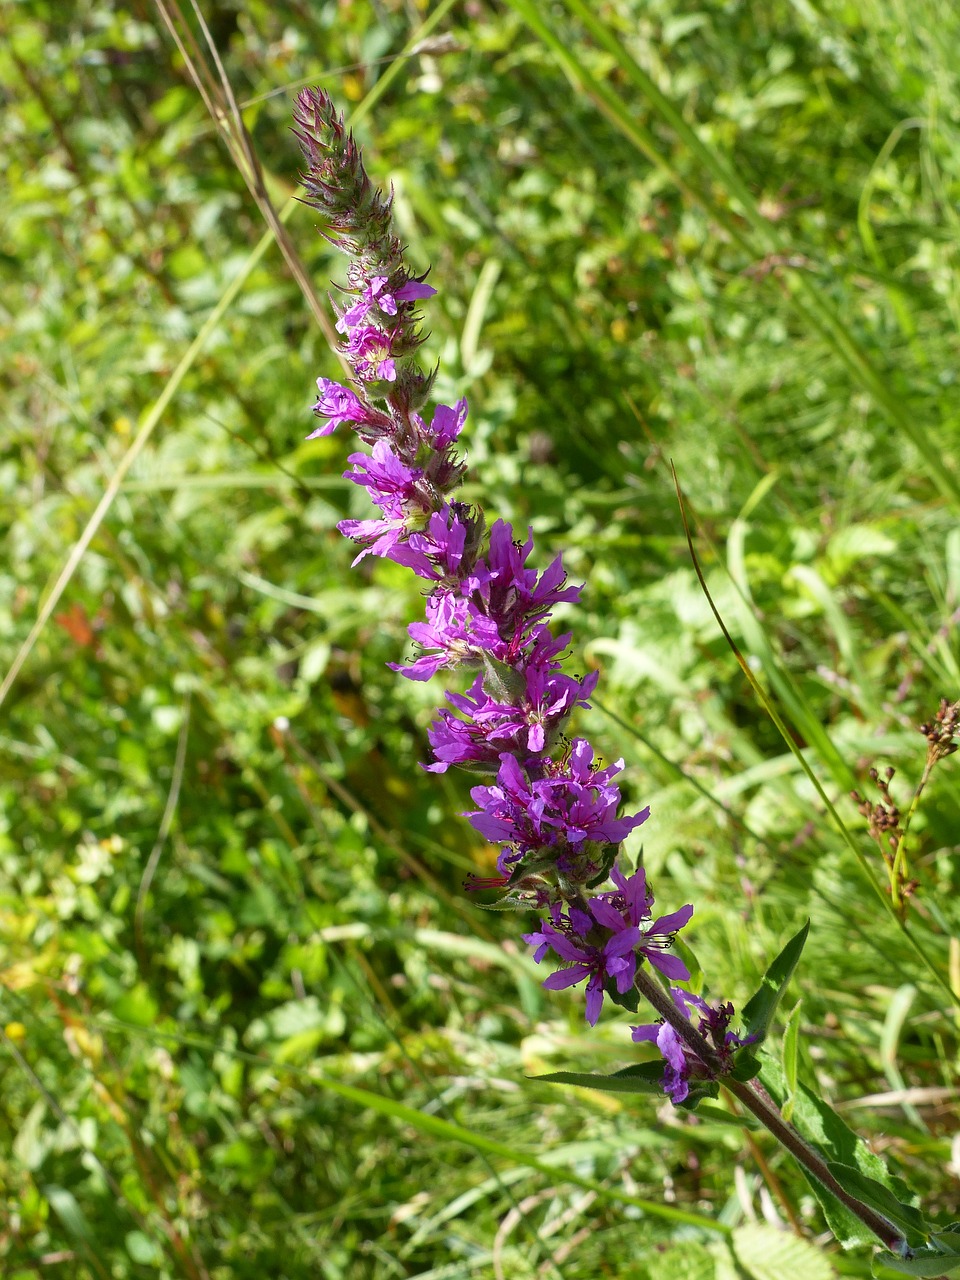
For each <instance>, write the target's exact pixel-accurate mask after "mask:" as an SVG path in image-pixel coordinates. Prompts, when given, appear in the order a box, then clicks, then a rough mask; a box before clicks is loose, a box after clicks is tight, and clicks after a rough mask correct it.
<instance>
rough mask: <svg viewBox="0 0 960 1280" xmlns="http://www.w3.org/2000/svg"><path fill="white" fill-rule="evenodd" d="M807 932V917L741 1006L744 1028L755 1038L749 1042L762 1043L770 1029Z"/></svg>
mask: <svg viewBox="0 0 960 1280" xmlns="http://www.w3.org/2000/svg"><path fill="white" fill-rule="evenodd" d="M809 932H810V921H809V920H808V921H807V923H806V924H805V925H804V926H803V928H802V929H801V930H800V931H799V933H796V934H794V936H793V937H792V938H791V939H790V941H789V942H788V943H787V945H786V946H785V947H784V948H783V950H782V951H781V952H780V954H779V955H778V956H777V958H776V959H775V960H774V961H773V963H772V964H771V965H770V967H769V968H768V969H767V971H766V973H765V974H764V975H763V980H762V981H761V983H760V986H759V988H758V989H757V991H756V992H755V994H754V995H752V996H751V997H750V999H749V1000H748V1001H747V1003H746V1004H745V1005H744V1006H743V1024H744V1029H745V1031H746V1032H747V1034H749V1035H751V1036H755V1037H756V1039H755V1040H754V1041H753V1042H752V1043H753V1045H754V1046H758V1045H760V1044H762V1043H763V1041H764V1039H765V1038H766V1036H767V1033H768V1032H769V1030H770V1023H771V1021H772V1019H773V1015H774V1014H775V1013H776V1011H777V1005H778V1004H779V1003H780V1000H781V998H782V996H783V993H784V991H785V990H786V987H787V983H788V982H789V981H790V979H791V977H792V976H793V971H794V969H795V968H796V967H797V963H798V961H799V959H800V956H801V954H802V952H803V946H804V943H805V942H806V940H807V934H808V933H809Z"/></svg>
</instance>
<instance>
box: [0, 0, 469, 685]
mask: <svg viewBox="0 0 960 1280" xmlns="http://www.w3.org/2000/svg"><path fill="white" fill-rule="evenodd" d="M454 3H455V0H441V3H440V4H439V5H437V7H436V9H435V10H434V11H433V12H432V13H431V14H430V15H429V17H428V18H426V19H425V20H424V21H423V22H422V23H421V24H420V26H419V27H418V28H417V30H416V31H415V32H414V33H413V35H412V36H411V37H410V40H409V41H408V42H407V44H406V45H405V46H404V49H403V50H401V53H400V55H399V58H398V60H397V61H396V62H395V63H393V64H392V65H391V66H390V68H389V69H388V70H387V71H386V72H385V73H384V74H383V75H382V76H381V77H380V79H379V80H378V81H377V83H376V84H375V85H374V86H373V87H372V89H371V90H370V92H369V93H368V94H367V95H366V97H365V98H364V99H363V101H362V102H361V103H360V104H359V105H358V107H357V109H356V111H354V112H353V114H352V116H351V117H350V124H351V125H355V124H356V123H357V122H358V121H360V120H362V119H363V118H364V117H365V116H366V115H368V114H369V112H370V111H371V110H372V109H373V107H374V105H375V104H376V103H377V102H378V101H379V100H380V98H381V97H382V95H383V94H384V93H385V92H386V90H387V88H388V87H389V86H390V84H391V83H392V82H393V80H394V79H395V78H396V76H397V75H399V73H400V70H401V69H402V67H403V66H404V62H403V59H404V57H405V55H406V54H407V53H409V52H410V51H412V50H413V48H414V47H415V46H416V44H417V43H418V42H419V41H421V40H423V39H424V38H425V37H426V36H427V35H429V34H430V32H431V31H433V29H434V28H435V27H436V26H437V25H438V23H440V22H441V21H442V20H443V18H444V17H445V16H446V15H447V13H449V11H450V10H451V9H452V8H453V5H454ZM298 205H299V201H298V200H297V198H296V196H291V197H290V198H289V199H288V200H287V202H286V203H285V204H284V206H283V208H282V209H281V210H280V211H279V213H277V215H276V219H277V222H278V223H279V224H280V225H282V224H284V223H286V222H287V221H288V220H289V218H290V216H291V214H292V213H293V212H294V210H295V209H296V208H297V207H298ZM273 242H274V231H273V230H272V229H271V230H268V231H266V232H264V234H263V235H262V236H261V237H260V239H259V240H258V241H257V243H256V245H255V246H254V247H253V249H252V250H251V251H250V253H249V254H248V256H247V258H246V259H245V261H244V262H243V264H242V265H241V267H240V269H239V271H238V272H237V274H236V276H235V277H234V279H233V280H232V281H231V282H230V284H229V285H228V286H227V288H226V289H225V291H224V293H223V295H222V296H221V298H220V300H219V301H218V303H217V305H216V306H215V307H214V309H213V310H212V311H211V313H210V315H209V316H208V317H207V319H206V320H205V321H204V323H203V325H202V326H201V328H200V330H199V332H198V333H197V336H196V337H195V338H194V339H193V341H192V342H191V343H190V345H189V347H188V348H187V350H186V351H185V352H184V354H183V356H182V358H181V359H180V362H179V363H178V365H177V367H176V368H175V369H174V371H173V373H172V374H171V375H170V377H169V379H168V380H167V383H166V385H165V386H164V388H163V390H162V391H161V392H160V395H159V396H158V397H157V399H156V400H155V401H154V403H153V405H152V406H151V408H150V410H149V411H148V413H147V415H146V417H145V418H144V420H143V424H142V425H141V427H140V430H139V431H138V432H137V434H136V435H135V436H134V438H133V440H132V442H131V443H130V446H129V448H128V449H127V451H126V453H125V454H124V455H123V457H122V458H121V459H120V462H119V463H118V465H117V469H116V471H115V472H114V473H113V475H112V476H111V478H110V481H109V483H108V484H107V487H106V489H105V490H104V492H103V496H102V497H101V499H100V501H99V502H98V503H97V506H96V508H95V509H94V512H93V515H92V516H91V517H90V519H89V520H88V521H87V524H86V527H85V528H84V530H83V532H82V533H81V535H80V537H79V538H78V539H77V541H76V542H75V543H74V545H73V547H72V548H71V551H70V553H69V555H68V556H67V559H66V561H65V562H64V565H63V568H62V569H61V570H60V573H59V574H58V575H57V578H56V580H55V581H54V583H53V585H52V587H51V588H50V591H49V593H48V594H47V596H46V598H45V599H44V601H43V603H42V604H41V606H40V609H39V610H38V612H37V617H36V620H35V621H34V623H33V626H32V627H31V628H30V630H29V632H28V633H27V637H26V639H25V640H24V642H23V644H22V645H21V646H20V648H19V649H18V651H17V653H16V656H15V657H14V659H13V662H12V663H11V664H10V668H9V670H8V671H7V673H6V675H5V676H4V678H3V682H2V683H0V706H2V705H3V703H4V701H5V700H6V697H7V694H8V693H9V692H10V690H11V689H12V687H13V685H14V684H15V683H16V680H17V677H18V676H19V674H20V672H21V670H22V669H23V666H24V663H25V662H26V661H27V659H28V658H29V657H30V654H31V653H32V651H33V648H34V646H35V645H36V643H37V641H38V640H39V638H40V636H41V635H42V633H43V630H44V628H45V627H46V625H47V623H48V622H49V621H50V619H51V617H52V616H53V611H54V609H56V607H57V605H58V604H59V602H60V599H61V597H62V596H63V593H64V591H65V590H66V589H67V587H68V586H69V584H70V582H71V580H72V579H73V575H74V574H75V573H76V571H77V568H78V567H79V565H80V562H81V560H82V559H83V557H84V556H85V555H86V553H87V550H88V548H89V546H90V544H91V542H92V541H93V539H94V538H95V537H96V535H97V531H98V529H99V528H100V526H101V524H102V523H103V521H104V519H105V517H106V515H107V512H108V511H109V510H110V508H111V507H112V506H113V503H114V500H115V498H116V496H117V494H118V493H119V492H120V490H121V488H122V486H123V482H124V480H125V479H126V476H127V473H128V472H129V471H130V468H131V467H132V466H133V464H134V463H135V462H136V460H137V458H138V457H139V456H140V454H141V453H142V452H143V449H144V447H145V445H146V444H147V441H148V440H149V439H150V437H151V436H152V435H153V432H154V430H155V429H156V426H157V424H158V423H159V422H160V420H161V418H162V417H163V415H164V413H165V412H166V409H167V407H168V406H169V404H170V402H171V401H172V400H173V398H174V396H175V395H176V394H177V392H178V391H179V389H180V385H181V383H182V382H183V380H184V378H185V377H186V376H187V374H188V373H189V371H190V369H191V368H192V367H193V365H194V364H195V363H196V360H197V358H198V356H199V355H200V354H201V352H202V351H203V350H204V348H205V347H206V345H207V343H208V341H209V340H210V337H211V335H212V334H213V333H214V331H215V330H216V328H217V326H218V325H219V324H220V321H221V320H222V319H223V317H224V316H225V315H226V313H227V312H228V311H229V309H230V307H231V306H232V305H233V302H234V301H235V299H236V298H237V296H238V295H239V293H240V291H241V289H242V288H243V286H244V285H245V284H246V282H247V280H248V279H249V278H250V276H251V274H252V273H253V270H254V268H255V267H256V266H257V264H258V263H259V262H260V260H261V258H262V257H263V255H264V254H265V253H266V252H267V250H268V249H269V248H270V246H271V245H272V244H273Z"/></svg>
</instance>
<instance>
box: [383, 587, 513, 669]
mask: <svg viewBox="0 0 960 1280" xmlns="http://www.w3.org/2000/svg"><path fill="white" fill-rule="evenodd" d="M407 631H408V632H409V634H410V637H411V639H413V640H415V641H416V643H417V644H418V645H419V646H420V647H421V648H422V649H423V653H422V654H421V655H420V657H419V658H417V659H416V660H415V661H414V662H411V663H410V664H409V665H407V666H401V665H399V664H398V663H396V662H390V663H388V664H387V665H388V666H389V667H390V668H391V669H392V670H393V671H399V672H400V674H401V675H402V676H406V677H407V679H408V680H429V679H430V677H431V676H433V675H436V673H437V672H438V671H439V670H440V668H441V667H457V666H460V665H461V664H463V663H467V664H472V665H474V666H475V665H476V664H477V663H478V662H480V661H481V660H482V657H483V654H484V652H488V653H492V654H493V655H494V656H495V657H500V656H501V655H502V652H503V649H504V645H503V643H502V641H501V640H500V637H499V635H498V634H497V629H496V627H495V626H494V624H493V623H492V622H491V621H490V619H489V618H487V617H484V615H483V614H482V613H481V612H480V610H479V609H477V607H476V606H475V605H473V604H471V603H470V601H469V600H464V599H463V597H462V596H458V595H456V594H455V593H454V592H452V591H438V592H434V593H433V595H431V596H429V597H428V598H427V621H426V622H412V623H411V624H410V626H409V627H408V628H407Z"/></svg>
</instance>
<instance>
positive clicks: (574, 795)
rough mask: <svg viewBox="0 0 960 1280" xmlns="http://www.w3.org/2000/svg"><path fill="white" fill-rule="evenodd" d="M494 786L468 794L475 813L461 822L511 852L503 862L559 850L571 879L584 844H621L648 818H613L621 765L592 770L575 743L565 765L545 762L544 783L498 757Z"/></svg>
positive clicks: (586, 748)
mask: <svg viewBox="0 0 960 1280" xmlns="http://www.w3.org/2000/svg"><path fill="white" fill-rule="evenodd" d="M500 760H501V765H500V772H499V773H498V775H497V785H496V786H492V787H474V788H473V790H472V791H471V792H470V795H471V796H472V798H473V801H474V803H475V804H477V805H478V806H479V808H477V809H475V810H473V811H472V812H470V813H467V814H465V815H464V816H465V817H466V818H468V819H469V821H470V823H471V825H472V826H473V827H475V828H476V830H477V831H479V832H480V834H481V835H482V836H485V837H486V838H487V839H488V840H492V841H494V842H502V843H504V844H510V845H513V846H515V853H514V855H512V856H508V857H507V859H506V860H507V861H515V860H516V859H517V858H520V857H522V856H523V855H524V854H526V853H530V852H533V851H534V850H538V849H542V848H543V847H544V846H545V845H552V846H556V847H557V858H558V864H560V865H562V867H563V870H564V871H566V872H567V873H568V874H572V873H573V870H574V868H573V864H572V859H571V857H570V856H568V855H570V854H572V855H573V857H574V859H575V858H576V856H577V855H578V854H580V853H581V851H582V850H583V846H584V845H585V843H586V842H587V841H591V842H593V841H595V842H598V843H602V844H619V843H620V841H621V840H622V839H623V838H624V837H625V836H626V835H627V834H628V833H629V832H630V831H632V830H633V829H634V827H638V826H639V825H640V824H641V823H642V822H645V821H646V819H647V818H648V817H649V815H650V810H649V808H647V809H644V810H643V811H642V812H641V813H638V814H634V815H633V816H632V817H627V818H617V816H616V812H617V806H618V805H619V803H620V790H619V788H618V787H616V786H614V785H612V784H611V783H610V778H611V776H612V775H613V774H615V773H619V771H620V769H622V767H623V761H622V760H619V761H617V763H616V764H614V765H611V766H610V767H609V768H607V769H597V770H594V769H593V768H592V762H593V748H592V747H591V746H590V744H589V743H588V742H586V741H585V740H584V739H583V738H575V739H574V741H573V744H572V746H571V751H570V757H569V759H568V760H567V761H561V762H559V763H558V762H554V761H552V760H547V761H544V762H543V764H542V770H543V774H544V776H543V777H540V778H537V779H535V780H534V781H530V780H528V779H527V778H526V777H525V776H524V774H523V773H522V771H521V769H520V766H519V765H518V763H517V761H516V760H515V759H514V757H513V756H512V755H510V754H509V753H507V752H504V753H503V754H502V755H501V757H500Z"/></svg>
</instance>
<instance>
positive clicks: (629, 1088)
mask: <svg viewBox="0 0 960 1280" xmlns="http://www.w3.org/2000/svg"><path fill="white" fill-rule="evenodd" d="M532 1079H534V1080H545V1081H546V1082H547V1083H548V1084H575V1085H577V1086H578V1087H579V1088H581V1089H600V1090H602V1091H603V1092H604V1093H654V1094H657V1093H658V1094H662V1093H663V1086H662V1085H661V1083H660V1081H661V1080H662V1079H663V1065H662V1064H661V1063H659V1062H641V1063H638V1064H636V1065H635V1066H632V1067H624V1068H623V1070H622V1071H615V1072H614V1073H613V1074H612V1075H609V1076H603V1075H592V1074H590V1073H589V1072H586V1071H552V1072H551V1073H550V1074H549V1075H545V1076H533V1077H532Z"/></svg>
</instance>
